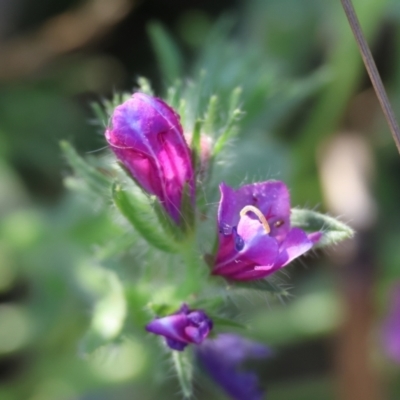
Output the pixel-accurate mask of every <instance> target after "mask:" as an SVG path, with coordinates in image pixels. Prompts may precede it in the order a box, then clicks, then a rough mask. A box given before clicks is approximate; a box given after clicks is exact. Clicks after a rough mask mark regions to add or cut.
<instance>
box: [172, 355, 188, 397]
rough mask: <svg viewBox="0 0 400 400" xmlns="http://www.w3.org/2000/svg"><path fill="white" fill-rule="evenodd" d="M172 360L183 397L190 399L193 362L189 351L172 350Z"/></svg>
mask: <svg viewBox="0 0 400 400" xmlns="http://www.w3.org/2000/svg"><path fill="white" fill-rule="evenodd" d="M172 360H173V362H174V367H175V371H176V374H177V376H178V381H179V385H180V387H181V390H182V394H183V397H184V399H190V398H191V397H192V394H193V386H192V379H193V364H192V359H191V353H190V352H189V351H187V350H186V351H173V352H172Z"/></svg>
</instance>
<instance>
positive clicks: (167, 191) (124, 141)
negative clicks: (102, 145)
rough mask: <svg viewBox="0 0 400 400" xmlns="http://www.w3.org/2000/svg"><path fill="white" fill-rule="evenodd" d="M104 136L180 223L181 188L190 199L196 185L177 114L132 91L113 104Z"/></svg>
mask: <svg viewBox="0 0 400 400" xmlns="http://www.w3.org/2000/svg"><path fill="white" fill-rule="evenodd" d="M105 136H106V139H107V141H108V143H109V145H110V147H111V149H112V151H113V152H114V153H115V155H116V156H117V158H118V159H119V160H120V161H121V163H122V164H123V165H124V166H125V168H126V169H127V170H128V171H129V172H130V173H131V174H132V177H133V178H134V179H135V180H136V182H138V183H139V185H140V186H142V188H143V189H144V190H145V191H146V192H148V193H150V194H153V195H156V196H157V197H158V199H159V200H160V202H161V204H162V206H163V207H164V208H165V210H166V211H167V213H168V214H169V215H170V216H171V217H172V219H173V220H174V221H175V222H176V223H177V224H179V223H180V218H181V209H182V196H183V194H184V193H183V192H184V188H185V186H186V187H187V189H186V190H187V191H188V195H189V196H190V197H191V199H192V202H194V188H195V184H194V178H195V177H194V171H193V168H192V161H191V151H190V149H189V147H188V145H187V143H186V141H185V138H184V136H183V131H182V126H181V124H180V121H179V115H178V114H177V113H176V112H175V111H174V110H173V109H172V108H171V107H169V106H168V105H167V104H166V103H165V102H163V101H162V100H161V99H158V98H156V97H151V96H149V95H147V94H144V93H134V94H133V96H132V97H131V98H130V99H129V100H127V101H125V103H123V104H121V105H119V106H118V107H116V108H115V110H114V113H113V115H112V117H111V122H110V126H109V127H108V129H107V130H106V133H105Z"/></svg>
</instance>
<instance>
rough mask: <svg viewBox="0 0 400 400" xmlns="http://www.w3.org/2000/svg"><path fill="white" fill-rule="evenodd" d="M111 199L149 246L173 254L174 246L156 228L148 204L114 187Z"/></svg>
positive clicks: (117, 186)
mask: <svg viewBox="0 0 400 400" xmlns="http://www.w3.org/2000/svg"><path fill="white" fill-rule="evenodd" d="M112 198H113V200H114V203H115V205H116V206H117V208H118V210H119V211H120V212H121V213H122V214H123V215H124V216H125V217H126V219H127V220H128V221H129V222H130V223H131V224H132V225H133V227H134V228H135V229H136V230H137V231H138V232H139V233H140V234H141V235H142V236H143V238H145V239H146V240H147V241H148V242H149V243H150V244H152V245H153V246H154V247H156V248H158V249H159V250H162V251H165V252H168V253H175V252H176V251H177V248H176V245H175V243H174V242H173V241H171V240H170V239H169V237H168V236H167V235H165V234H164V232H161V231H160V230H159V228H158V224H157V219H156V218H155V215H154V211H153V209H152V208H151V205H150V204H149V203H145V202H144V201H143V200H142V199H140V198H138V197H136V196H135V195H134V193H132V192H131V193H129V194H128V193H127V192H126V191H125V190H123V189H122V188H121V187H120V186H119V185H114V186H113V189H112Z"/></svg>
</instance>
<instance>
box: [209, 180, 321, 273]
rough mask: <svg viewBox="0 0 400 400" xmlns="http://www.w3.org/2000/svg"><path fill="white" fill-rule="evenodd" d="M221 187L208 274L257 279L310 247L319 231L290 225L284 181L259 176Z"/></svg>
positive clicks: (316, 239)
mask: <svg viewBox="0 0 400 400" xmlns="http://www.w3.org/2000/svg"><path fill="white" fill-rule="evenodd" d="M220 191H221V200H220V203H219V209H218V227H219V248H218V251H217V254H216V257H215V264H214V268H213V271H212V273H213V275H221V276H224V277H225V278H228V279H231V280H240V281H247V280H255V279H262V278H264V277H266V276H268V275H270V274H272V273H274V272H275V271H277V270H278V269H280V268H282V267H284V266H285V265H287V264H289V263H290V262H291V261H292V260H293V259H295V258H296V257H299V256H301V255H302V254H304V253H305V252H307V251H308V250H310V249H311V248H312V246H313V245H314V244H315V243H316V242H318V240H319V239H320V238H321V236H322V233H321V232H314V233H311V234H307V233H306V232H304V231H303V230H302V229H299V228H293V227H291V226H290V197H289V192H288V189H287V187H286V185H285V184H284V183H283V182H280V181H272V180H271V181H265V182H258V183H253V184H249V185H244V186H242V187H241V188H239V189H237V190H234V189H232V188H231V187H229V186H227V185H226V184H224V183H222V184H221V185H220Z"/></svg>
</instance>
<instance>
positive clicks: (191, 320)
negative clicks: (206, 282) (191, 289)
mask: <svg viewBox="0 0 400 400" xmlns="http://www.w3.org/2000/svg"><path fill="white" fill-rule="evenodd" d="M212 326H213V323H212V320H211V319H210V318H208V317H207V315H206V313H205V312H204V311H202V310H190V309H189V307H188V306H187V305H186V304H183V305H182V307H181V308H180V309H179V310H178V311H177V312H176V313H174V314H171V315H167V316H166V317H163V318H157V319H155V320H153V321H151V322H150V323H149V324H147V325H146V330H147V331H148V332H151V333H154V334H156V335H161V336H164V337H165V340H166V343H167V345H168V346H169V347H170V348H171V349H173V350H178V351H182V350H184V348H185V347H186V346H187V345H188V344H190V343H194V344H200V343H202V342H203V340H204V339H206V338H207V336H208V334H209V333H210V331H211V329H212Z"/></svg>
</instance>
